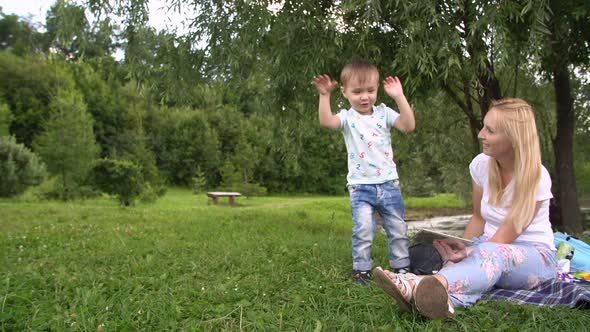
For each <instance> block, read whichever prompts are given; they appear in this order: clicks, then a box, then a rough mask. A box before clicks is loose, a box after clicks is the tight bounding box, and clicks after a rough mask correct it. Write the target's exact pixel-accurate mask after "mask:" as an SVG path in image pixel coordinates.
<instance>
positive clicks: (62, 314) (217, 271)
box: [0, 189, 590, 332]
mask: <svg viewBox="0 0 590 332" xmlns="http://www.w3.org/2000/svg"><path fill="white" fill-rule="evenodd" d="M444 199H445V200H447V199H449V198H448V197H447V198H444ZM409 201H410V202H411V199H410V200H409ZM237 203H238V204H237V206H236V207H234V208H230V207H228V206H227V199H221V203H220V204H219V205H211V204H210V202H209V201H208V199H207V197H206V196H205V195H200V196H194V195H192V194H191V193H190V192H189V191H187V190H181V189H171V190H170V191H169V192H168V194H167V195H166V196H165V197H164V198H162V199H161V200H159V201H157V202H156V203H155V204H152V205H143V204H139V205H137V206H135V207H131V208H121V207H119V206H118V205H117V204H116V202H115V201H114V200H109V199H107V198H100V199H95V200H88V201H81V202H74V203H60V202H34V201H30V200H0V229H1V233H0V250H1V251H2V255H0V329H1V330H2V331H13V330H16V331H20V330H34V331H40V330H53V331H64V330H67V331H70V330H72V331H96V330H97V329H98V330H104V331H183V330H193V331H220V330H227V331H240V330H243V331H376V330H377V331H405V330H408V331H411V330H416V331H424V330H436V331H438V330H448V331H470V332H471V331H475V330H511V331H524V330H535V331H542V330H551V331H556V330H571V331H576V330H584V328H585V327H587V326H590V315H588V313H587V312H584V311H581V310H570V309H549V308H538V307H530V306H527V307H517V306H513V305H510V304H507V303H496V302H482V303H479V304H477V305H476V306H474V307H471V308H469V309H460V310H458V313H457V316H456V318H455V319H454V320H451V321H447V322H443V321H427V320H425V319H423V318H421V317H420V316H418V315H411V314H401V313H399V311H398V310H397V306H396V305H395V304H394V303H392V301H391V300H390V299H389V298H387V296H385V295H384V293H383V292H381V291H380V290H379V289H377V288H375V287H360V286H356V285H354V284H352V283H351V282H350V279H349V276H350V268H351V258H350V255H351V254H350V252H351V249H350V232H351V222H350V208H349V205H348V199H347V198H346V197H320V196H315V197H314V196H305V197H263V198H238V199H237ZM412 204H414V203H412ZM412 204H410V203H409V204H408V205H409V206H411V205H412ZM416 204H418V203H416ZM373 257H374V259H375V264H377V265H385V266H386V265H387V248H386V239H385V237H384V236H383V235H382V234H380V233H378V235H377V238H376V242H375V246H374V252H373ZM99 327H100V328H99Z"/></svg>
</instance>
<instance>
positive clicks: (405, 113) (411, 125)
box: [383, 76, 416, 133]
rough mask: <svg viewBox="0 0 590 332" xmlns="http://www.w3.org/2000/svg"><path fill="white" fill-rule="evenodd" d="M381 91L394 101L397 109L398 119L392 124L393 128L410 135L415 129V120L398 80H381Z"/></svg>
mask: <svg viewBox="0 0 590 332" xmlns="http://www.w3.org/2000/svg"><path fill="white" fill-rule="evenodd" d="M383 89H384V90H385V92H386V93H387V95H389V97H391V98H392V99H393V100H395V103H396V104H397V107H398V108H399V114H400V115H399V118H397V120H396V121H395V123H394V124H393V126H394V127H396V128H397V129H399V130H400V131H403V132H404V133H410V132H412V131H414V129H415V128H416V120H415V119H414V112H413V111H412V107H411V106H410V104H409V103H408V100H407V99H406V96H405V95H404V90H403V89H402V83H401V81H400V80H399V78H397V76H396V77H391V76H388V77H387V78H385V80H383Z"/></svg>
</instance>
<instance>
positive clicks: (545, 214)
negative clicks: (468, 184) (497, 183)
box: [469, 153, 555, 249]
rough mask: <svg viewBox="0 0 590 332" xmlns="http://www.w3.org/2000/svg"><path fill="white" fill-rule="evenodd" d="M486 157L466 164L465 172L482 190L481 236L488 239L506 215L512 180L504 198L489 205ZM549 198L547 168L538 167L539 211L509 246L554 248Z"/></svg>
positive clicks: (479, 156) (481, 155) (549, 183)
mask: <svg viewBox="0 0 590 332" xmlns="http://www.w3.org/2000/svg"><path fill="white" fill-rule="evenodd" d="M490 158H491V157H490V156H487V155H485V154H483V153H481V154H479V155H478V156H477V157H475V158H474V159H473V161H471V164H469V171H470V172H471V178H472V179H473V181H475V183H476V184H477V185H478V186H479V187H481V188H482V189H483V195H482V198H481V211H480V212H481V216H482V217H483V219H484V221H485V227H484V235H485V236H486V237H488V238H490V237H492V236H493V235H494V234H495V233H496V231H497V230H498V228H499V227H500V225H502V223H503V222H504V219H505V218H506V215H508V207H509V205H508V204H507V202H510V201H511V200H512V192H513V188H514V180H512V181H510V183H509V184H508V186H506V188H505V190H504V196H503V197H502V202H501V203H500V204H499V206H495V205H490V204H489V200H490V183H489V180H488V178H489V172H488V171H489V160H490ZM552 197H553V194H552V193H551V177H550V176H549V172H547V169H546V168H545V167H544V166H543V165H541V178H540V180H539V184H538V186H537V197H536V200H537V202H541V208H540V209H539V212H537V214H536V215H535V217H534V219H533V221H532V222H531V224H530V225H529V226H528V227H527V228H526V229H525V230H524V232H523V233H522V234H520V236H518V237H517V238H516V240H514V241H513V242H512V243H514V244H518V243H522V242H527V243H530V242H534V243H542V244H545V245H547V246H548V247H549V248H551V249H555V244H554V242H553V230H552V229H551V222H550V221H549V200H550V199H551V198H552Z"/></svg>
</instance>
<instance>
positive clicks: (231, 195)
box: [207, 191, 242, 206]
mask: <svg viewBox="0 0 590 332" xmlns="http://www.w3.org/2000/svg"><path fill="white" fill-rule="evenodd" d="M207 196H209V197H211V198H212V199H213V204H217V198H218V197H229V206H233V205H234V198H235V197H237V196H242V194H240V193H237V192H225V191H210V192H208V193H207Z"/></svg>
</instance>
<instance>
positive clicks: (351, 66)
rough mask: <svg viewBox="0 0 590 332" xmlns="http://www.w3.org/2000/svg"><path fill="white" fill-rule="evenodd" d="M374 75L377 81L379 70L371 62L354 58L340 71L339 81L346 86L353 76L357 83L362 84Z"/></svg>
mask: <svg viewBox="0 0 590 332" xmlns="http://www.w3.org/2000/svg"><path fill="white" fill-rule="evenodd" d="M374 75H376V76H377V81H379V70H378V69H377V67H375V66H374V65H373V64H371V63H370V62H368V61H366V60H354V61H351V62H349V63H347V64H346V65H345V66H344V68H342V71H341V72H340V82H341V83H342V86H346V84H347V83H348V82H350V80H351V79H352V78H353V77H354V78H356V79H357V80H358V81H359V83H361V84H363V83H365V82H366V81H368V80H370V79H372V78H373V77H374Z"/></svg>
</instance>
